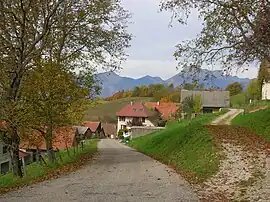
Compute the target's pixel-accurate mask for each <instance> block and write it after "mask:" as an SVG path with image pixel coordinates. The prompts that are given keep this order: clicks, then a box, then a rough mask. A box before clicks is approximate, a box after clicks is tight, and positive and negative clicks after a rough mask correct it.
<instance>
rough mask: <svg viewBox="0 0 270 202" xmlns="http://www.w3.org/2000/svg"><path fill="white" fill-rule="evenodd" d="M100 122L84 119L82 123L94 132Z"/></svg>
mask: <svg viewBox="0 0 270 202" xmlns="http://www.w3.org/2000/svg"><path fill="white" fill-rule="evenodd" d="M100 124H101V123H100V122H95V121H85V122H83V125H84V126H86V127H88V128H90V129H91V131H92V132H93V133H94V132H96V130H97V129H98V126H99V125H100Z"/></svg>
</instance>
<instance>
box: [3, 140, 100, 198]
mask: <svg viewBox="0 0 270 202" xmlns="http://www.w3.org/2000/svg"><path fill="white" fill-rule="evenodd" d="M97 142H98V140H91V141H89V142H88V143H87V144H86V145H85V146H84V149H83V150H82V149H81V148H80V149H79V150H78V151H77V152H76V153H75V154H74V152H73V149H70V151H69V153H70V156H69V155H68V152H67V151H66V150H64V151H61V157H62V161H60V160H59V161H58V162H57V163H54V164H47V165H45V166H42V165H40V164H39V163H36V162H34V163H31V164H30V165H28V166H26V173H27V174H26V176H24V177H23V178H18V177H13V175H12V173H8V174H6V175H1V176H0V193H5V192H7V191H9V190H12V189H13V188H19V187H21V186H24V185H29V184H34V183H37V182H41V181H44V180H48V179H52V178H56V177H58V176H59V175H61V174H65V173H69V172H72V171H73V170H76V169H77V168H79V167H80V166H82V165H83V164H84V163H85V162H87V160H88V159H89V158H90V157H91V156H92V155H93V154H94V153H95V152H96V151H97Z"/></svg>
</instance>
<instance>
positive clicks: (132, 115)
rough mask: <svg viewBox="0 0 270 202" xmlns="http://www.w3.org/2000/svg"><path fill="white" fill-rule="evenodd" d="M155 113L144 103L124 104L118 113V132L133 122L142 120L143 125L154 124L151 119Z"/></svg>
mask: <svg viewBox="0 0 270 202" xmlns="http://www.w3.org/2000/svg"><path fill="white" fill-rule="evenodd" d="M152 115H153V113H152V112H151V111H150V110H149V109H148V108H147V107H145V106H144V105H143V104H142V103H133V102H131V103H130V104H128V105H126V106H124V107H123V108H122V109H121V110H120V111H119V112H117V113H116V116H117V117H118V121H117V132H118V131H119V130H121V129H125V128H127V127H128V126H129V124H130V123H132V122H134V121H135V122H136V121H137V122H140V123H142V125H143V126H154V124H153V123H152V122H151V121H150V120H149V117H151V116H152Z"/></svg>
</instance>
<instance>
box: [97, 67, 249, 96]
mask: <svg viewBox="0 0 270 202" xmlns="http://www.w3.org/2000/svg"><path fill="white" fill-rule="evenodd" d="M97 79H98V80H99V81H100V85H101V87H102V92H101V96H102V97H108V96H111V95H112V94H114V93H115V92H118V91H121V90H129V89H133V88H134V87H135V86H141V85H150V84H166V85H169V84H173V85H174V86H179V85H181V84H183V83H192V82H193V81H194V80H198V83H199V84H203V85H204V87H205V88H225V87H226V86H227V85H228V84H230V83H233V82H239V83H241V84H242V85H243V87H244V88H246V86H247V84H248V82H249V79H247V78H238V77H237V76H224V75H223V71H221V70H215V71H210V70H207V69H202V70H200V71H199V72H197V71H195V70H192V69H183V70H182V71H181V72H179V73H178V74H176V75H175V76H173V77H171V78H169V79H167V80H162V79H161V78H160V77H152V76H145V77H142V78H139V79H133V78H129V77H121V76H119V75H117V74H116V73H114V72H105V73H100V74H98V75H97Z"/></svg>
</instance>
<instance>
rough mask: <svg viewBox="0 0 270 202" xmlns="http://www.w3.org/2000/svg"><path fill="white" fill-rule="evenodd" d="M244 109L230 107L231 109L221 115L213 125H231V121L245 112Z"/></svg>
mask: <svg viewBox="0 0 270 202" xmlns="http://www.w3.org/2000/svg"><path fill="white" fill-rule="evenodd" d="M243 112H244V110H243V109H229V111H228V112H227V113H225V114H223V115H221V116H219V117H217V118H216V119H215V120H214V121H213V122H212V125H230V124H231V121H232V120H233V119H234V118H235V117H236V116H237V115H238V114H241V113H243Z"/></svg>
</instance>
